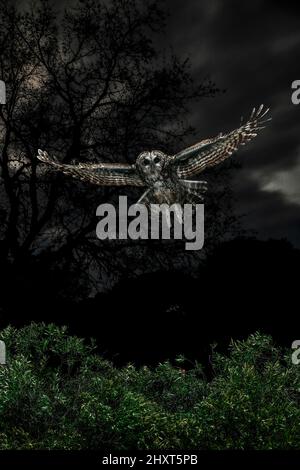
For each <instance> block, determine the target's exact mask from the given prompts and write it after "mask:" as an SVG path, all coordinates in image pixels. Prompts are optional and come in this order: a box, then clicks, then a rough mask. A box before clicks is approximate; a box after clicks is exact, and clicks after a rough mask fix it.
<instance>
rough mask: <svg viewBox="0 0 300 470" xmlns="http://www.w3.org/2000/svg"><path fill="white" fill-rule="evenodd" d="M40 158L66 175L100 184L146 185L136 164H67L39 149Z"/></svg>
mask: <svg viewBox="0 0 300 470" xmlns="http://www.w3.org/2000/svg"><path fill="white" fill-rule="evenodd" d="M37 157H38V159H39V160H40V161H41V162H43V163H46V164H48V165H51V166H52V167H53V168H55V169H56V170H58V171H62V172H63V173H64V174H65V175H68V176H72V177H73V178H77V179H79V180H81V181H84V182H87V183H92V184H96V185H98V186H144V183H143V181H142V180H141V178H140V177H139V175H138V173H137V172H136V169H135V166H134V165H129V164H126V163H124V164H122V163H95V164H89V163H79V164H78V165H67V164H64V163H59V162H58V161H57V160H56V159H55V158H51V157H50V156H49V155H48V153H47V152H45V151H43V150H38V155H37Z"/></svg>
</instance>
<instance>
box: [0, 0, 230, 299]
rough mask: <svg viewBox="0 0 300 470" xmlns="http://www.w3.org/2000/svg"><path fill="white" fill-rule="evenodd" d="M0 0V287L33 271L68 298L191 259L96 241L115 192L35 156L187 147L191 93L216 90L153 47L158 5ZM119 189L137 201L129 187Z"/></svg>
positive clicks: (29, 279) (170, 250)
mask: <svg viewBox="0 0 300 470" xmlns="http://www.w3.org/2000/svg"><path fill="white" fill-rule="evenodd" d="M0 5H1V13H0V53H1V54H0V55H1V60H0V79H1V80H3V81H4V82H5V84H6V88H7V103H6V105H2V106H1V108H0V132H1V141H0V142H1V153H0V168H1V173H0V195H1V202H0V222H1V227H0V236H1V242H0V257H1V271H2V274H3V275H4V277H5V278H6V285H9V283H10V282H11V279H14V282H17V281H16V279H18V282H19V285H22V289H23V291H24V292H25V290H26V289H25V288H24V286H30V285H31V284H34V286H35V287H34V288H35V289H36V288H37V286H39V280H40V283H41V285H43V283H45V282H47V280H49V279H50V282H52V283H53V285H54V284H55V283H54V281H53V278H55V279H56V287H57V289H58V291H59V290H61V291H63V292H64V293H65V295H74V296H76V295H77V294H78V292H79V291H80V292H82V293H83V292H86V293H91V292H92V291H93V287H94V289H95V290H97V289H98V287H99V283H101V282H105V283H109V282H110V281H112V280H114V278H115V277H118V276H119V275H120V273H122V272H123V273H125V272H126V269H127V267H128V265H130V266H131V269H132V270H133V271H136V272H137V273H138V272H140V271H143V269H144V268H145V264H146V261H147V260H148V261H147V262H148V263H149V264H150V261H149V259H151V266H152V267H153V269H154V268H155V266H156V265H157V266H158V265H165V266H173V265H174V263H177V264H178V263H180V262H182V259H183V258H185V262H186V263H189V262H191V259H190V257H188V256H187V254H186V253H185V252H184V249H183V248H182V249H179V250H177V249H174V246H175V245H172V244H169V245H168V246H167V245H166V244H156V245H155V247H154V245H153V244H145V243H144V244H143V243H138V242H137V243H135V244H133V243H130V245H129V246H128V244H126V243H125V242H124V243H114V244H111V243H105V242H104V243H101V242H100V241H99V240H97V239H96V236H95V227H96V222H97V221H96V220H95V211H96V207H97V206H98V205H99V204H100V203H102V202H108V201H114V200H115V198H116V197H117V195H118V194H117V192H116V191H115V190H114V189H113V188H93V187H87V186H86V185H84V184H81V183H78V182H73V181H71V180H69V179H67V178H65V177H63V176H61V175H57V174H55V175H53V174H52V173H51V172H48V171H47V170H46V169H45V168H44V167H43V166H42V165H40V164H39V163H38V160H37V159H36V154H37V149H38V148H42V149H46V150H47V151H48V152H49V154H52V155H55V156H56V157H57V158H58V159H59V160H60V161H62V162H64V163H68V162H71V161H80V162H91V161H119V162H122V161H123V162H124V161H125V162H133V161H134V159H135V158H136V155H137V154H138V153H139V152H140V151H141V150H142V149H145V148H149V147H150V148H153V147H157V148H161V149H163V150H166V151H168V152H170V151H172V150H173V149H175V148H176V149H178V147H180V146H181V145H183V141H184V139H185V137H186V136H187V135H188V134H189V133H190V132H191V131H192V130H191V128H190V127H189V126H188V125H187V124H186V122H185V120H184V116H185V111H186V110H187V106H188V104H189V102H191V101H192V100H196V99H199V98H202V97H210V96H214V95H215V94H216V93H217V92H218V90H217V89H216V87H215V86H214V85H213V84H212V83H211V82H210V81H209V80H204V81H203V82H202V83H201V84H199V85H197V86H195V85H194V84H193V82H192V79H191V76H190V73H189V64H188V61H184V62H181V61H180V60H179V59H178V58H177V57H176V56H175V55H174V54H173V53H172V52H170V51H169V49H165V50H164V51H162V50H160V49H159V48H158V47H157V44H158V40H156V39H155V38H156V37H159V38H160V39H161V37H160V32H161V31H162V30H163V28H164V24H165V19H166V14H165V12H164V10H163V9H162V8H161V7H160V6H159V4H158V2H155V1H150V0H149V1H145V2H138V1H137V0H126V1H125V0H114V1H112V2H109V3H107V2H105V1H96V0H84V1H78V2H77V1H74V2H73V3H72V6H71V7H70V8H68V9H66V10H65V11H62V10H61V9H59V10H57V11H56V10H55V9H54V8H53V6H51V4H50V3H49V2H48V1H44V0H41V1H36V2H34V3H33V4H31V6H28V5H27V4H25V6H24V5H23V6H22V8H17V7H16V6H14V4H13V2H5V1H4V0H1V1H0ZM155 44H156V45H155ZM127 194H128V196H129V198H131V197H134V198H136V194H135V193H134V190H130V191H129V192H128V193H127ZM223 225H224V224H223ZM218 227H219V229H220V231H222V229H221V228H220V226H218ZM9 273H10V276H11V277H10V276H9V275H8V274H9ZM45 273H48V274H47V275H48V276H50V278H47V277H46V278H45ZM49 273H50V274H49ZM51 273H52V274H51ZM51 276H52V277H51ZM41 279H42V280H41ZM57 279H59V281H57Z"/></svg>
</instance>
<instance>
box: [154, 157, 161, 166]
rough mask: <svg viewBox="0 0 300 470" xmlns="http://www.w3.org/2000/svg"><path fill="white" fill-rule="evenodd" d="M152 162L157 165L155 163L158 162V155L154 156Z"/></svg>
mask: <svg viewBox="0 0 300 470" xmlns="http://www.w3.org/2000/svg"><path fill="white" fill-rule="evenodd" d="M153 162H154V163H155V165H157V163H160V158H159V157H158V156H156V157H154V158H153Z"/></svg>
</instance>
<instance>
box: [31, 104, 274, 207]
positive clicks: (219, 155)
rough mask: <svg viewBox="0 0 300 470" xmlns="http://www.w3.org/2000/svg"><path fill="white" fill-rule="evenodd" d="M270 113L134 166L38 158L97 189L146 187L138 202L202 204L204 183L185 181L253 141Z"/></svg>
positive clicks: (261, 111) (144, 157)
mask: <svg viewBox="0 0 300 470" xmlns="http://www.w3.org/2000/svg"><path fill="white" fill-rule="evenodd" d="M268 111H269V109H268V108H267V109H265V108H264V106H263V105H261V106H260V107H259V108H258V110H256V109H255V108H254V109H253V111H252V113H251V116H250V118H249V119H248V121H247V122H246V123H245V124H241V126H240V127H238V128H237V129H235V130H234V131H232V132H229V133H227V134H219V135H218V136H217V137H215V138H212V139H206V140H202V141H201V142H198V143H197V144H195V145H192V146H191V147H188V148H185V149H184V150H182V151H181V152H179V153H177V154H175V155H166V154H165V153H163V152H161V151H159V150H152V151H145V152H142V153H141V154H140V155H139V156H138V158H137V159H136V162H135V164H133V165H130V164H118V163H97V164H82V163H80V164H78V165H67V164H64V163H60V162H58V161H57V160H56V159H53V158H50V157H49V155H48V154H47V152H44V151H42V150H39V151H38V158H39V159H40V160H41V161H42V162H43V163H47V164H49V165H51V166H52V167H53V168H55V169H56V170H58V171H62V172H63V173H65V174H66V175H69V176H72V177H74V178H78V179H80V180H81V181H85V182H88V183H92V184H95V185H98V186H107V185H109V186H140V187H142V186H144V187H146V188H147V190H146V192H145V193H144V194H143V196H142V197H141V198H140V200H139V202H144V203H150V202H158V203H163V202H165V203H168V204H172V203H175V202H177V203H184V202H189V201H190V200H194V199H195V198H196V199H198V200H199V201H201V200H202V193H204V192H205V191H206V189H207V186H206V182H205V181H191V180H186V178H190V177H191V176H196V175H198V174H200V173H202V172H203V171H204V170H206V169H207V168H210V167H213V166H215V165H217V164H219V163H221V162H222V161H224V160H225V159H226V158H228V157H229V156H231V155H232V154H233V153H234V152H235V151H237V150H238V147H239V146H240V145H245V144H246V143H247V142H249V141H250V140H251V139H253V138H254V137H255V136H256V135H257V133H258V131H259V130H260V129H263V127H264V126H263V124H264V123H266V122H267V121H269V120H270V119H264V118H265V116H266V114H267V113H268Z"/></svg>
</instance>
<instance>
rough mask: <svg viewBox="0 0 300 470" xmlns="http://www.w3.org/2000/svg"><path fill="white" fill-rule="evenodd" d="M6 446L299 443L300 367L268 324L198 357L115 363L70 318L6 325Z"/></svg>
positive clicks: (0, 385)
mask: <svg viewBox="0 0 300 470" xmlns="http://www.w3.org/2000/svg"><path fill="white" fill-rule="evenodd" d="M0 339H2V340H3V341H5V343H6V347H7V365H6V366H0V423H1V429H0V449H99V448H103V447H104V446H105V447H106V448H109V449H112V450H113V449H118V450H123V449H124V450H127V449H198V450H201V449H292V448H293V449H300V408H299V403H300V393H299V388H300V368H299V367H297V366H295V365H293V364H292V363H291V358H290V353H284V351H282V350H281V349H279V348H276V347H275V346H274V345H273V343H272V339H271V338H270V337H268V336H264V335H262V334H260V333H256V334H254V335H251V336H250V337H249V338H248V339H247V340H246V341H237V342H232V344H231V347H230V351H229V354H228V356H225V355H221V354H218V353H215V355H214V357H213V367H214V378H213V379H212V380H211V381H208V380H207V379H206V378H205V376H204V373H203V370H202V368H201V366H200V365H199V364H197V363H196V364H195V365H194V367H192V368H191V369H190V370H184V369H182V367H181V366H182V364H181V358H178V365H177V366H173V365H171V364H170V363H169V362H166V363H163V364H160V365H158V366H157V367H156V368H152V369H151V368H149V367H146V366H145V367H142V368H139V369H137V368H136V367H134V366H133V365H130V364H129V365H128V366H127V367H123V368H119V369H118V368H115V367H114V366H113V364H111V363H110V362H108V361H106V360H104V359H103V358H101V357H100V356H99V355H97V354H96V350H95V344H93V342H90V343H89V344H87V343H86V342H85V341H84V340H82V339H80V338H77V337H72V336H69V335H68V334H67V329H66V328H65V327H58V326H55V325H53V324H50V325H45V324H31V325H29V326H26V327H24V328H22V329H19V330H17V329H15V328H12V327H7V328H6V329H5V330H3V331H2V332H1V334H0Z"/></svg>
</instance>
